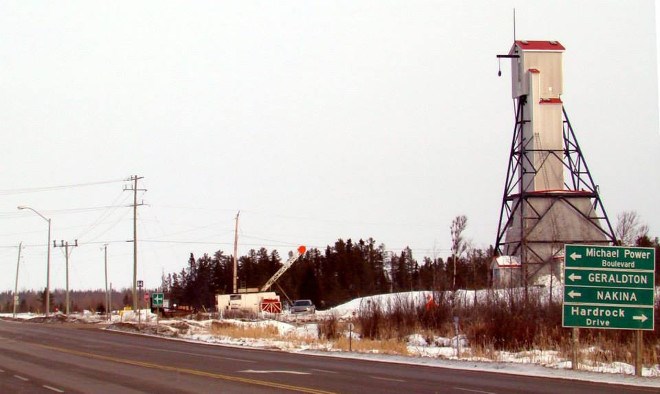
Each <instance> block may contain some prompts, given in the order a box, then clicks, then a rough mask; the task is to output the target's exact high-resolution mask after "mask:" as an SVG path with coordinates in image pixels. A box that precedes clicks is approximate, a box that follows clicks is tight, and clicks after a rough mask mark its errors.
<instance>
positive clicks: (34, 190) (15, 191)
mask: <svg viewBox="0 0 660 394" xmlns="http://www.w3.org/2000/svg"><path fill="white" fill-rule="evenodd" d="M125 180H126V179H112V180H107V181H98V182H87V183H74V184H70V185H58V186H42V187H29V188H23V189H7V190H0V195H3V196H6V195H10V194H24V193H37V192H49V191H55V190H62V189H71V188H75V187H86V186H95V185H103V184H107V183H117V182H124V181H125Z"/></svg>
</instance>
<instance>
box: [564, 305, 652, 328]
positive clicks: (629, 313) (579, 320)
mask: <svg viewBox="0 0 660 394" xmlns="http://www.w3.org/2000/svg"><path fill="white" fill-rule="evenodd" d="M563 314H564V327H585V328H619V329H628V330H653V308H639V307H630V306H586V305H567V304H566V303H564V311H563Z"/></svg>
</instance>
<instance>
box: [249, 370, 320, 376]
mask: <svg viewBox="0 0 660 394" xmlns="http://www.w3.org/2000/svg"><path fill="white" fill-rule="evenodd" d="M238 372H242V373H288V374H292V375H311V374H310V373H309V372H299V371H281V370H269V371H266V370H254V369H246V370H243V371H238Z"/></svg>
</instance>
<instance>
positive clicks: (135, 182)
mask: <svg viewBox="0 0 660 394" xmlns="http://www.w3.org/2000/svg"><path fill="white" fill-rule="evenodd" d="M142 178H144V177H141V176H137V175H133V176H131V177H130V178H129V180H130V181H132V182H133V186H131V187H130V188H126V187H124V191H126V190H131V191H133V310H134V311H136V310H137V301H138V300H137V207H138V205H144V203H141V204H138V203H137V192H138V191H144V192H146V191H147V189H138V181H139V180H140V179H142Z"/></svg>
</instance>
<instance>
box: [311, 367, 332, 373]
mask: <svg viewBox="0 0 660 394" xmlns="http://www.w3.org/2000/svg"><path fill="white" fill-rule="evenodd" d="M312 371H316V372H324V373H338V372H335V371H328V370H326V369H315V368H312Z"/></svg>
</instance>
